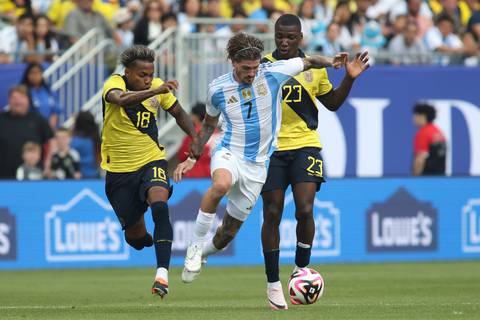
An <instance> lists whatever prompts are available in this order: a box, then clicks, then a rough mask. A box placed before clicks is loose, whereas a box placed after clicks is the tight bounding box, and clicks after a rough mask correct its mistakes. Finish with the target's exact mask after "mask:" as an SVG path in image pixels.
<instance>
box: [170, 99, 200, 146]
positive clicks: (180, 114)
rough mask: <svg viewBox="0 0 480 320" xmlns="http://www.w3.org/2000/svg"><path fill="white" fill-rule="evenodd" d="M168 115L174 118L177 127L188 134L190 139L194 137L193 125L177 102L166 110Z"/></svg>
mask: <svg viewBox="0 0 480 320" xmlns="http://www.w3.org/2000/svg"><path fill="white" fill-rule="evenodd" d="M168 113H170V114H171V115H172V117H174V118H175V121H176V122H177V124H178V126H179V127H180V128H182V130H183V131H184V132H185V133H186V134H188V135H189V136H190V137H192V138H194V139H195V137H196V132H195V125H194V124H193V121H192V118H190V116H189V115H188V114H187V113H186V112H185V110H184V109H183V108H182V106H181V105H180V103H179V102H177V104H176V105H175V106H174V107H173V108H170V109H168Z"/></svg>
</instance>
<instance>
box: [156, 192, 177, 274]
mask: <svg viewBox="0 0 480 320" xmlns="http://www.w3.org/2000/svg"><path fill="white" fill-rule="evenodd" d="M150 208H151V209H152V217H153V222H154V224H155V229H154V232H153V242H154V244H155V254H156V256H157V268H165V269H168V267H169V266H170V256H171V253H172V240H173V229H172V224H171V223H170V217H169V214H168V205H167V203H166V202H163V201H159V202H155V203H152V205H151V206H150Z"/></svg>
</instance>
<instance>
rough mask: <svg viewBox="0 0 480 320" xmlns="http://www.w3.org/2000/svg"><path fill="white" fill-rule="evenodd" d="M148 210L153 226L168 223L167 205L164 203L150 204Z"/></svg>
mask: <svg viewBox="0 0 480 320" xmlns="http://www.w3.org/2000/svg"><path fill="white" fill-rule="evenodd" d="M150 208H151V209H152V218H153V222H154V223H155V224H163V223H167V222H169V221H170V215H169V212H168V205H167V203H166V202H164V201H158V202H155V203H152V204H151V206H150Z"/></svg>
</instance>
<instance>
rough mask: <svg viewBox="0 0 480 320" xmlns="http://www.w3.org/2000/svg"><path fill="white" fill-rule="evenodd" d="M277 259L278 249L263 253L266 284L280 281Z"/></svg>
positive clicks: (278, 255)
mask: <svg viewBox="0 0 480 320" xmlns="http://www.w3.org/2000/svg"><path fill="white" fill-rule="evenodd" d="M279 257H280V250H279V249H275V250H271V251H264V252H263V258H264V259H265V273H266V274H267V281H268V282H277V281H280V275H279V270H278V259H279Z"/></svg>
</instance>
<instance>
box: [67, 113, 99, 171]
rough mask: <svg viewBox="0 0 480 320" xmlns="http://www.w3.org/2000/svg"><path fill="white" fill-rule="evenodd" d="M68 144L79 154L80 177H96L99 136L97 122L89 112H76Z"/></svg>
mask: <svg viewBox="0 0 480 320" xmlns="http://www.w3.org/2000/svg"><path fill="white" fill-rule="evenodd" d="M70 146H71V148H72V149H75V150H77V151H78V153H79V154H80V173H81V175H82V178H84V179H95V178H98V177H99V172H98V164H99V159H100V137H99V130H98V126H97V123H96V122H95V119H94V118H93V115H92V114H91V113H90V112H88V111H81V112H79V113H78V115H77V117H76V119H75V124H74V126H73V137H72V142H71V144H70Z"/></svg>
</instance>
